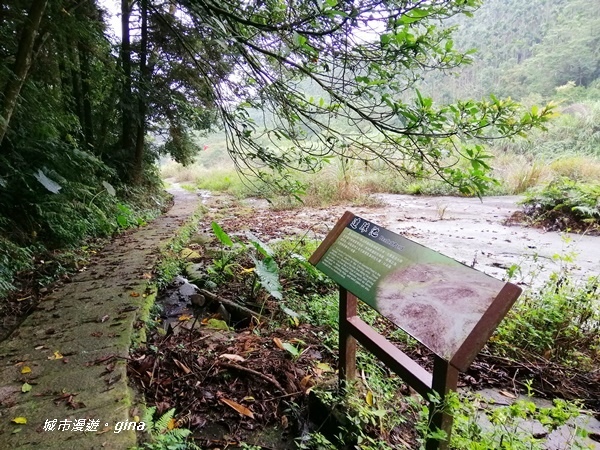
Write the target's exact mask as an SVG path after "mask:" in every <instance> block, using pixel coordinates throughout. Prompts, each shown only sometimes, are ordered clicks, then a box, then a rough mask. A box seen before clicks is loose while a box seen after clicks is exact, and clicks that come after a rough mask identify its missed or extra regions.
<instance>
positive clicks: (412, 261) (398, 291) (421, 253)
mask: <svg viewBox="0 0 600 450" xmlns="http://www.w3.org/2000/svg"><path fill="white" fill-rule="evenodd" d="M329 244H330V245H329ZM329 244H328V246H327V250H326V251H325V252H324V254H323V255H322V256H320V258H319V260H318V261H316V267H317V268H318V269H320V270H321V271H322V272H324V273H325V274H327V275H328V276H330V277H331V278H332V279H333V280H335V281H336V282H337V283H338V284H339V285H341V286H343V287H344V288H346V289H347V290H348V291H350V292H352V293H353V294H354V295H356V296H357V297H358V298H360V299H361V300H362V301H364V302H366V303H367V304H369V305H370V306H371V307H373V308H374V309H375V310H377V311H378V312H379V313H380V314H382V315H383V316H385V317H387V318H388V319H390V320H391V321H392V322H393V323H394V324H396V325H397V326H399V327H400V328H402V329H403V330H404V331H406V332H407V333H409V334H410V335H412V336H413V337H414V338H416V339H417V340H419V341H420V342H421V343H423V344H424V345H425V346H427V347H428V348H429V349H431V350H432V351H433V352H434V353H436V354H437V355H439V356H441V357H442V358H444V359H446V360H450V359H451V358H452V356H453V355H454V354H456V352H457V351H458V349H459V348H460V347H461V345H462V344H463V342H465V340H466V339H467V337H468V336H469V335H470V333H471V332H472V331H473V329H474V327H475V325H477V323H478V322H479V321H480V320H481V318H482V317H483V315H484V313H485V312H486V311H487V310H488V308H489V307H490V305H491V304H492V302H493V301H494V299H495V298H496V297H497V295H498V293H499V292H500V291H501V290H502V288H503V287H504V285H505V284H506V283H504V282H502V281H500V280H497V279H495V278H492V277H490V276H488V275H486V274H484V273H481V272H479V271H477V270H475V269H472V268H470V267H467V266H465V265H463V264H461V263H459V262H458V261H455V260H453V259H451V258H449V257H447V256H444V255H442V254H440V253H437V252H435V251H433V250H431V249H428V248H427V247H424V246H422V245H420V244H417V243H416V242H413V241H411V240H409V239H406V238H405V237H402V236H400V235H398V234H396V233H392V232H391V231H389V230H386V229H384V228H381V227H379V226H378V225H376V224H374V223H371V222H369V221H367V220H365V219H363V218H361V217H358V216H352V218H351V220H349V222H348V223H347V225H346V226H345V227H344V228H343V229H342V230H341V232H340V233H339V235H337V237H336V238H335V240H334V241H333V242H331V243H329Z"/></svg>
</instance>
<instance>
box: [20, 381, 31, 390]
mask: <svg viewBox="0 0 600 450" xmlns="http://www.w3.org/2000/svg"><path fill="white" fill-rule="evenodd" d="M31 387H32V386H31V385H30V384H29V383H23V386H21V392H29V391H31Z"/></svg>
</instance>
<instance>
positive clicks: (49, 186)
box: [33, 170, 62, 194]
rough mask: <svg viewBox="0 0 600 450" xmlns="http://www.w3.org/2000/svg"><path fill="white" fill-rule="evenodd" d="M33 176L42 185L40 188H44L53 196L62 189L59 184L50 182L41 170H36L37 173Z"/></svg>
mask: <svg viewBox="0 0 600 450" xmlns="http://www.w3.org/2000/svg"><path fill="white" fill-rule="evenodd" d="M33 176H34V177H35V179H36V180H38V181H39V182H40V183H41V184H42V186H44V187H45V188H46V189H47V190H49V191H50V192H52V193H53V194H58V192H59V191H60V190H61V189H62V186H61V185H60V184H58V183H57V182H56V181H52V180H51V179H50V178H48V177H47V176H46V175H45V174H44V172H42V171H41V170H38V172H37V173H36V174H34V175H33Z"/></svg>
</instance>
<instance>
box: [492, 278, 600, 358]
mask: <svg viewBox="0 0 600 450" xmlns="http://www.w3.org/2000/svg"><path fill="white" fill-rule="evenodd" d="M599 298H600V279H599V278H598V276H593V277H589V278H587V279H584V280H574V279H573V278H572V277H571V276H570V274H569V272H568V270H565V271H561V272H558V273H554V274H552V275H551V276H550V278H549V279H548V281H547V282H546V283H545V284H544V285H543V286H542V287H541V288H540V289H536V290H533V289H532V290H529V291H527V292H526V293H525V294H524V295H523V296H522V297H521V298H520V299H519V301H518V302H517V303H516V305H515V306H514V307H513V308H512V309H511V310H510V311H509V313H508V315H507V316H506V318H505V320H504V321H503V322H502V323H501V325H500V326H499V327H498V329H497V330H496V333H495V335H494V336H493V337H492V339H491V343H492V344H491V345H492V347H493V348H494V349H495V351H496V352H498V353H502V354H506V355H508V356H511V357H516V358H520V357H523V355H525V354H527V353H530V354H534V355H536V356H540V357H544V358H546V359H548V360H550V361H554V362H556V363H560V364H565V365H568V366H572V367H576V366H578V367H579V368H582V369H584V370H590V369H593V368H594V367H593V366H594V365H595V366H596V367H595V369H596V370H597V369H598V368H599V367H598V362H599V361H600V305H599V302H598V299H599Z"/></svg>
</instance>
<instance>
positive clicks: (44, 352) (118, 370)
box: [0, 189, 198, 450]
mask: <svg viewBox="0 0 600 450" xmlns="http://www.w3.org/2000/svg"><path fill="white" fill-rule="evenodd" d="M172 193H173V194H174V195H175V205H174V206H173V208H171V210H170V211H169V212H168V213H167V214H165V215H163V216H161V217H160V218H158V219H156V220H155V221H153V222H152V223H150V224H149V225H147V226H145V227H142V228H139V229H137V230H133V231H130V232H128V233H125V234H123V235H121V236H118V237H117V238H116V239H114V241H113V242H112V243H111V244H109V245H108V246H107V247H106V248H105V249H104V250H103V251H102V252H100V253H99V254H98V257H97V258H95V260H94V261H92V262H91V264H90V265H89V266H88V267H87V269H86V270H85V271H83V272H81V273H79V274H78V275H76V276H74V277H73V278H72V282H71V283H69V284H64V285H63V286H61V287H59V288H58V289H57V290H55V291H54V292H52V294H51V295H49V296H48V297H46V298H45V299H44V300H43V301H41V302H40V303H39V305H38V307H37V309H36V310H35V311H34V312H33V313H32V314H31V315H30V316H29V317H27V319H26V320H25V321H24V322H23V323H22V324H21V326H20V327H19V328H18V329H17V330H15V331H14V332H13V333H12V334H11V335H10V336H9V337H8V338H7V339H6V340H5V341H3V342H1V343H0V449H30V448H31V449H34V448H39V449H47V450H52V449H119V450H122V449H127V448H129V447H132V446H134V445H135V444H136V434H135V431H133V430H132V429H131V428H133V427H132V425H129V427H128V426H127V422H131V421H133V418H132V417H131V416H130V414H131V407H132V404H133V394H132V392H131V391H130V389H129V387H128V384H127V376H126V359H125V358H127V357H128V356H129V348H130V345H131V342H132V338H133V337H134V333H135V332H136V327H137V325H138V321H139V317H140V313H141V312H142V310H143V308H144V306H145V305H147V304H148V303H149V302H148V296H149V295H152V293H150V292H146V288H147V285H148V279H147V278H148V273H149V272H151V271H152V269H153V267H154V265H155V263H156V260H157V257H158V255H159V251H158V249H159V247H160V246H161V245H162V244H164V243H165V242H167V241H168V240H169V238H172V237H173V236H174V235H175V233H176V231H177V229H178V228H179V227H180V226H181V225H182V223H183V222H185V220H186V219H187V218H189V216H190V215H191V214H192V213H193V212H194V210H195V209H196V207H197V203H198V202H197V198H198V197H197V196H196V195H194V194H189V193H187V192H185V191H183V190H180V189H177V190H174V192H172ZM24 391H27V392H24ZM25 420H26V421H27V423H15V422H24V421H25ZM127 428H129V429H127Z"/></svg>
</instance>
